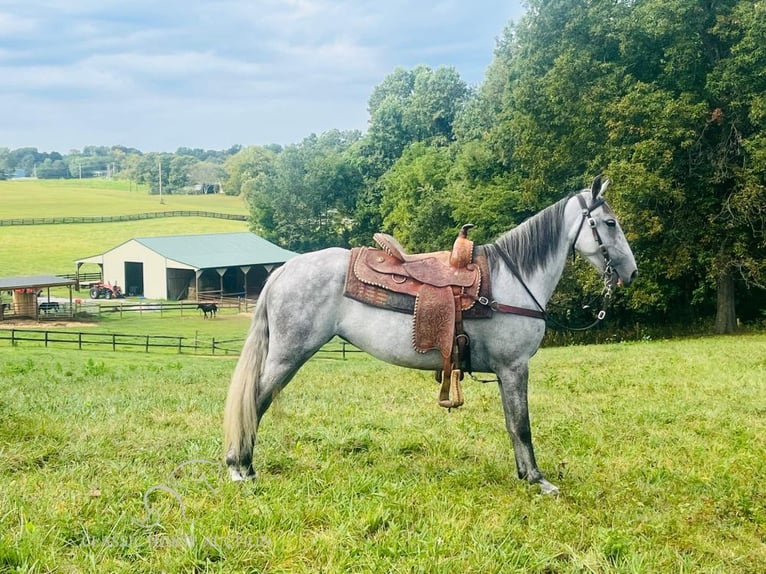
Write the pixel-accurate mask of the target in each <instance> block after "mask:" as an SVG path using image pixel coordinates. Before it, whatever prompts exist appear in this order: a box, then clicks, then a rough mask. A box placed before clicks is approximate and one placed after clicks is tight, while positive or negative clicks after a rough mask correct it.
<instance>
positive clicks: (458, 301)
mask: <svg viewBox="0 0 766 574" xmlns="http://www.w3.org/2000/svg"><path fill="white" fill-rule="evenodd" d="M471 227H473V225H471V224H467V225H464V226H463V227H462V229H461V230H460V233H459V234H458V237H457V239H456V240H455V242H454V245H453V247H452V251H436V252H433V253H420V254H410V253H407V252H406V251H405V250H404V248H403V247H402V246H401V245H400V244H399V242H398V241H397V240H396V239H394V238H393V237H392V236H390V235H387V234H385V233H376V234H375V235H374V239H375V241H376V242H377V243H378V245H380V247H381V249H375V248H370V247H357V248H354V249H352V254H351V261H350V264H349V270H348V274H347V278H346V290H345V293H344V294H345V295H346V296H349V297H351V298H354V299H357V300H359V301H362V302H365V303H368V304H371V305H376V306H379V307H385V308H388V309H392V310H395V311H401V312H411V313H412V314H413V328H412V344H413V347H414V348H415V350H416V351H418V352H420V353H425V352H428V351H430V350H433V349H437V350H439V352H440V353H441V356H442V370H441V376H440V378H441V385H442V386H441V391H440V393H439V404H440V405H441V406H443V407H445V408H456V407H459V406H460V405H462V404H463V393H462V389H461V388H460V380H461V379H462V377H463V370H465V369H464V367H465V365H466V362H467V361H468V353H467V347H468V337H467V336H466V334H465V332H464V331H463V314H464V312H466V311H469V310H470V309H471V308H472V307H474V305H475V304H476V301H477V300H478V299H479V297H480V291H481V290H482V280H483V279H484V280H486V281H487V282H488V280H489V273H488V271H487V264H486V257H485V256H484V255H483V254H481V255H480V256H477V257H475V254H474V245H473V241H471V240H469V239H468V230H469V229H470V228H471ZM488 287H489V286H488V285H486V288H487V289H488ZM413 299H414V304H413V303H412V300H413ZM469 368H470V367H469ZM437 379H439V376H438V373H437Z"/></svg>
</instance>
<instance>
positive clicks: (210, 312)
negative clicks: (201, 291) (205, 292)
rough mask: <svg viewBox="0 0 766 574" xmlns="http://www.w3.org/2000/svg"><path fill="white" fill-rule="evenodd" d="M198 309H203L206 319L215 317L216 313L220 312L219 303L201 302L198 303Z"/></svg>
mask: <svg viewBox="0 0 766 574" xmlns="http://www.w3.org/2000/svg"><path fill="white" fill-rule="evenodd" d="M197 309H200V310H201V311H202V314H203V315H204V316H205V319H207V318H208V317H210V318H211V319H214V318H215V314H216V313H217V312H218V305H216V304H215V303H200V304H199V305H197Z"/></svg>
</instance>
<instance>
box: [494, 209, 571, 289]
mask: <svg viewBox="0 0 766 574" xmlns="http://www.w3.org/2000/svg"><path fill="white" fill-rule="evenodd" d="M568 200H569V198H568V197H565V198H564V199H561V200H560V201H558V202H556V203H554V204H553V205H550V206H548V207H546V208H545V209H543V210H542V211H540V212H539V213H537V214H535V215H533V216H532V217H530V218H529V219H526V220H525V221H523V222H522V223H521V224H519V225H518V226H517V227H514V228H513V229H511V230H510V231H506V232H505V233H504V234H502V235H501V236H500V237H498V238H497V239H496V240H495V241H494V243H490V244H488V245H485V246H484V250H485V253H486V254H487V257H488V258H489V260H490V262H492V263H494V262H495V261H497V259H510V260H511V261H513V262H514V263H515V264H516V268H517V269H518V271H519V272H520V273H521V274H522V275H531V274H532V273H534V272H535V271H537V270H538V269H540V268H541V267H544V266H545V265H546V264H547V263H548V262H549V261H550V259H551V258H552V257H553V255H554V254H555V253H556V251H557V250H558V249H559V245H560V242H561V236H562V233H563V232H564V230H563V227H564V226H563V221H564V209H565V208H566V205H567V201H568Z"/></svg>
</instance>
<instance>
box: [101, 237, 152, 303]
mask: <svg viewBox="0 0 766 574" xmlns="http://www.w3.org/2000/svg"><path fill="white" fill-rule="evenodd" d="M103 257H104V281H107V282H109V283H112V284H115V283H116V284H117V285H119V286H120V287H122V288H123V290H125V289H126V288H127V287H128V286H127V285H126V284H125V262H126V261H136V262H141V263H143V264H144V297H146V298H148V299H165V298H167V286H166V284H165V257H163V256H162V255H160V254H158V253H156V252H154V251H152V250H151V249H147V248H146V247H145V246H144V245H142V244H140V243H139V242H138V241H136V240H134V239H131V240H130V241H127V242H125V243H123V244H122V245H118V246H117V247H115V248H114V249H112V250H111V251H107V252H106V253H104V256H103Z"/></svg>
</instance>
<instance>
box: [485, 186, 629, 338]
mask: <svg viewBox="0 0 766 574" xmlns="http://www.w3.org/2000/svg"><path fill="white" fill-rule="evenodd" d="M577 199H578V200H579V202H580V206H581V207H582V219H581V220H580V226H579V227H578V228H577V233H576V234H575V239H574V242H573V243H572V256H573V257H574V255H575V244H576V243H577V238H578V237H579V236H580V232H581V231H582V228H583V225H584V224H585V222H586V221H587V222H588V227H590V229H591V232H592V233H593V238H594V239H595V240H596V243H598V246H599V249H600V251H601V255H602V257H603V258H604V272H603V274H602V275H603V279H604V290H603V291H602V295H603V296H604V305H603V307H602V309H601V311H599V312H598V315H597V316H596V320H595V321H593V323H591V324H590V325H586V326H585V327H570V326H568V325H563V324H561V323H559V322H558V321H555V320H554V319H553V318H552V317H551V316H550V315H548V313H547V312H546V311H545V308H544V307H543V306H542V305H541V304H540V302H539V301H538V300H537V297H535V296H534V294H533V293H532V291H531V290H530V289H529V287H528V286H527V284H526V283H525V282H524V280H523V279H522V278H521V274H520V273H519V271H518V269H517V268H516V264H515V263H514V261H513V260H512V259H511V258H510V256H509V255H508V254H507V253H505V251H503V250H501V249H498V250H497V253H498V254H499V255H500V258H501V259H502V260H503V263H505V264H506V266H507V267H508V269H509V270H510V271H511V273H512V274H513V276H514V277H516V279H517V280H518V281H519V283H521V286H522V287H524V290H525V291H526V292H527V295H529V297H530V298H531V299H532V301H533V302H534V304H535V305H536V306H537V309H526V308H524V307H516V306H514V305H505V304H503V303H498V302H497V301H489V300H488V299H487V298H486V297H478V298H476V301H477V302H478V303H479V304H481V305H485V306H487V307H489V308H490V309H492V310H493V311H496V312H498V313H508V314H512V315H522V316H524V317H532V318H535V319H542V320H544V321H545V322H546V323H547V324H549V325H551V326H553V327H554V328H557V329H560V330H564V331H587V330H588V329H592V328H593V327H595V326H596V325H598V323H599V322H601V321H603V320H604V318H605V317H606V307H607V303H608V301H609V299H611V297H612V286H611V277H612V275H613V274H614V269H613V268H612V260H611V258H610V257H609V251H608V250H607V247H606V245H604V242H603V240H602V239H601V236H600V235H599V233H598V229H597V228H596V220H595V219H593V216H592V215H591V214H592V212H593V211H595V210H596V209H597V208H599V207H601V206H602V205H603V204H604V203H606V200H605V199H604V198H603V196H602V197H597V198H596V199H595V200H594V201H593V203H591V204H590V206H589V205H588V204H587V203H585V200H584V199H583V197H582V195H580V194H577Z"/></svg>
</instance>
